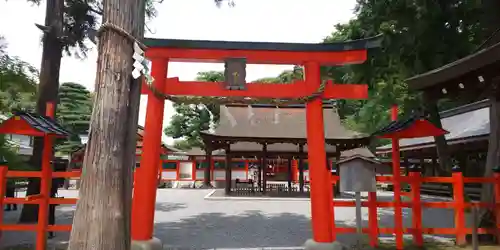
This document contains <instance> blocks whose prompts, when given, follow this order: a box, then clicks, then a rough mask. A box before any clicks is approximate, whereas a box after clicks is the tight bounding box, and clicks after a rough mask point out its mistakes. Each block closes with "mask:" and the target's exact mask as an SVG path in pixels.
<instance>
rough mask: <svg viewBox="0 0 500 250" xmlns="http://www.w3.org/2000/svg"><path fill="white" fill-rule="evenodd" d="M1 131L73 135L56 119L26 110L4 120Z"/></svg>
mask: <svg viewBox="0 0 500 250" xmlns="http://www.w3.org/2000/svg"><path fill="white" fill-rule="evenodd" d="M0 133H2V134H19V135H28V136H42V135H44V134H52V135H56V136H62V137H66V136H69V135H71V132H69V131H68V130H66V129H65V128H64V127H62V126H61V125H60V124H59V123H58V122H57V121H56V120H55V119H53V118H50V117H48V116H43V115H38V114H34V113H28V112H24V111H18V112H15V113H14V115H13V116H11V117H10V118H9V119H7V120H5V121H3V122H2V124H1V125H0Z"/></svg>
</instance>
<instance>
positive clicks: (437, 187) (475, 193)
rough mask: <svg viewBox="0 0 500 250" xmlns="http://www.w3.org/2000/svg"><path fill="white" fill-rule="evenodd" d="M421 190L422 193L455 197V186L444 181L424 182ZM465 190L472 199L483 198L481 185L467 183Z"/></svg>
mask: <svg viewBox="0 0 500 250" xmlns="http://www.w3.org/2000/svg"><path fill="white" fill-rule="evenodd" d="M420 192H421V193H422V194H429V195H436V196H446V197H453V187H452V186H450V185H447V184H442V183H423V184H422V186H421V188H420ZM464 192H465V194H466V195H467V196H468V197H469V198H470V199H471V200H480V199H481V186H478V185H467V184H466V186H465V187H464Z"/></svg>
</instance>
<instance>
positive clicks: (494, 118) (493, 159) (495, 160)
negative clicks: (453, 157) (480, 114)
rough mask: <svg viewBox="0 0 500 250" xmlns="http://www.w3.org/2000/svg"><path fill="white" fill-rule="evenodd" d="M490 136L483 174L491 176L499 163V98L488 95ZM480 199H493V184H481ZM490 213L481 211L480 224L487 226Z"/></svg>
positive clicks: (490, 200)
mask: <svg viewBox="0 0 500 250" xmlns="http://www.w3.org/2000/svg"><path fill="white" fill-rule="evenodd" d="M490 103H491V106H490V136H489V140H488V155H487V157H486V166H485V169H484V176H485V177H491V176H493V168H494V167H496V166H497V165H498V164H499V163H500V141H499V140H500V126H499V125H500V100H499V99H497V98H496V97H495V96H491V97H490ZM481 201H482V202H488V203H491V202H493V201H494V196H493V185H491V184H483V188H482V190H481ZM491 219H492V217H491V214H490V213H489V211H488V210H487V209H483V210H482V211H481V220H480V225H481V226H487V224H490V222H491Z"/></svg>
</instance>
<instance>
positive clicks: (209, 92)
mask: <svg viewBox="0 0 500 250" xmlns="http://www.w3.org/2000/svg"><path fill="white" fill-rule="evenodd" d="M380 41H381V39H380V37H379V36H377V37H373V38H369V39H363V40H355V41H348V42H341V43H329V44H297V43H262V42H227V41H192V40H172V39H146V41H145V44H146V46H148V47H149V48H148V49H147V50H146V57H147V58H149V59H150V60H151V61H152V77H153V78H154V79H155V80H154V82H153V84H152V86H149V87H150V88H153V89H154V90H155V91H151V90H150V89H148V87H146V86H145V87H143V94H147V95H148V104H147V111H146V122H145V135H144V141H143V155H142V160H141V163H140V164H141V167H140V168H138V169H137V170H136V171H137V173H136V179H135V188H134V199H133V204H132V239H133V241H134V242H136V243H138V244H141V243H140V242H148V241H151V240H152V239H153V226H154V212H155V200H156V183H157V175H158V166H159V165H160V145H161V135H162V122H163V113H164V102H165V98H163V97H162V95H163V96H173V95H183V96H210V97H241V100H240V101H241V102H245V101H246V100H248V98H252V99H261V98H273V99H290V98H301V97H304V96H310V95H312V94H315V95H316V97H317V98H314V99H313V100H310V101H309V102H307V104H306V111H307V135H308V138H307V144H308V146H309V150H308V158H309V162H310V164H311V166H314V167H311V168H310V179H311V210H312V228H313V241H314V242H317V243H326V244H329V243H332V242H334V241H335V239H334V238H335V236H334V234H333V224H334V223H333V222H334V214H333V208H332V204H333V201H332V198H333V197H332V188H331V174H330V173H329V171H328V170H327V167H326V154H325V136H324V124H323V111H322V109H323V107H322V99H366V98H368V87H367V85H361V84H339V85H335V84H327V85H326V86H325V85H322V79H321V76H320V66H322V65H345V64H358V63H363V62H364V61H365V60H366V59H367V49H370V48H376V47H379V46H380ZM231 60H233V61H234V60H235V61H238V62H239V63H240V65H239V67H240V71H238V70H236V72H234V71H233V72H232V75H229V77H232V76H234V77H235V78H238V79H235V80H234V82H231V81H232V80H231V79H229V78H228V74H226V81H227V83H213V82H193V81H189V82H183V81H179V80H178V78H167V69H168V63H169V62H226V70H227V69H228V68H229V67H231V65H229V64H230V61H231ZM242 61H243V63H241V62H242ZM246 63H250V64H290V65H303V66H304V71H305V72H304V76H305V80H304V81H296V82H294V83H291V84H268V83H265V84H260V83H249V84H245V82H244V81H245V80H244V75H245V74H246V73H245V64H246ZM236 67H238V65H237V66H236ZM242 75H243V79H241V76H242ZM230 82H231V83H230ZM242 82H243V83H242ZM228 83H230V84H235V83H236V84H237V85H239V87H240V88H239V89H244V90H230V89H227V88H226V87H228V86H227V84H228ZM225 84H226V87H224V85H225ZM233 86H234V85H233ZM158 92H160V95H159V94H158Z"/></svg>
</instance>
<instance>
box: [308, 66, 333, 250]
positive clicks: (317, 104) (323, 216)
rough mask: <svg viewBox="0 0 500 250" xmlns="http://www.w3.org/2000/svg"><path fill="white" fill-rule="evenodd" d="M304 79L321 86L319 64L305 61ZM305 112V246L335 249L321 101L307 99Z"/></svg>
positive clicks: (329, 176) (329, 178)
mask: <svg viewBox="0 0 500 250" xmlns="http://www.w3.org/2000/svg"><path fill="white" fill-rule="evenodd" d="M305 81H306V83H307V84H310V85H312V86H314V87H315V88H318V87H319V86H320V84H321V76H320V64H319V63H317V62H307V63H306V64H305ZM306 112H307V113H306V117H307V149H308V150H307V154H308V157H309V176H310V177H309V178H310V185H311V214H312V230H313V239H311V240H308V241H307V242H306V244H305V246H306V249H311V250H312V249H336V248H337V247H336V246H335V243H334V240H335V238H334V233H333V227H334V214H333V206H332V204H333V203H332V199H333V195H332V184H331V173H329V171H328V170H327V168H326V153H325V127H324V122H323V100H322V99H321V98H316V99H314V100H313V101H310V102H308V103H307V105H306Z"/></svg>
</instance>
